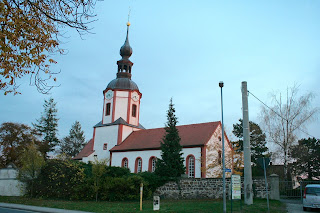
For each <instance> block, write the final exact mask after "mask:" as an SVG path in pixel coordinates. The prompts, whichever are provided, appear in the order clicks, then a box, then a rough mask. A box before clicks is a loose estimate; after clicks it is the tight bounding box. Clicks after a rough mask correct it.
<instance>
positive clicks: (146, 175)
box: [139, 172, 170, 193]
mask: <svg viewBox="0 0 320 213" xmlns="http://www.w3.org/2000/svg"><path fill="white" fill-rule="evenodd" d="M139 176H141V177H142V178H143V180H144V181H145V182H146V183H147V187H148V190H150V191H151V192H152V193H153V192H155V191H156V189H157V188H158V187H160V186H162V185H164V184H165V183H166V182H168V181H169V180H170V179H169V178H168V177H162V176H159V175H156V174H155V173H152V172H142V173H139Z"/></svg>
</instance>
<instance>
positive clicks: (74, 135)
mask: <svg viewBox="0 0 320 213" xmlns="http://www.w3.org/2000/svg"><path fill="white" fill-rule="evenodd" d="M85 140H86V139H85V136H84V132H83V130H82V129H81V124H80V122H79V121H75V122H74V124H73V125H72V127H71V129H70V131H69V135H68V136H67V137H64V138H63V139H62V140H61V143H60V153H64V154H66V155H68V156H70V157H74V156H76V155H77V154H78V153H79V152H80V151H81V150H82V148H83V145H84V143H85Z"/></svg>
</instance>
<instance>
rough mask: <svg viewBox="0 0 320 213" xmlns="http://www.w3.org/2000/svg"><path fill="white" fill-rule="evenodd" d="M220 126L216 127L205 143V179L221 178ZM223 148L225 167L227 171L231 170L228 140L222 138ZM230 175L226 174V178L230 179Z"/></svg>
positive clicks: (230, 151)
mask: <svg viewBox="0 0 320 213" xmlns="http://www.w3.org/2000/svg"><path fill="white" fill-rule="evenodd" d="M221 131H222V130H221V126H218V127H217V129H216V131H215V132H214V133H213V135H212V137H211V138H210V140H209V141H208V143H207V153H206V166H207V170H206V177H207V178H216V177H222V140H220V138H221ZM224 148H225V165H226V168H227V169H232V150H231V149H230V147H229V144H228V139H227V137H226V136H225V137H224ZM219 151H220V152H221V158H220V159H221V164H219V162H218V159H219ZM230 176H231V173H226V177H230Z"/></svg>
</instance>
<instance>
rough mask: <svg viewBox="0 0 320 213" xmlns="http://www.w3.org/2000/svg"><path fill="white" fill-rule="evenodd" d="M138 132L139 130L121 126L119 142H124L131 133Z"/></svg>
mask: <svg viewBox="0 0 320 213" xmlns="http://www.w3.org/2000/svg"><path fill="white" fill-rule="evenodd" d="M139 130H141V129H138V128H134V127H130V126H125V125H123V128H122V140H121V141H124V140H125V139H126V138H127V137H128V136H129V135H130V134H131V133H132V132H133V131H139Z"/></svg>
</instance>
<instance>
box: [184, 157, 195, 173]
mask: <svg viewBox="0 0 320 213" xmlns="http://www.w3.org/2000/svg"><path fill="white" fill-rule="evenodd" d="M186 162H187V166H186V167H187V175H188V177H189V178H194V177H195V158H194V156H193V155H188V157H187V159H186Z"/></svg>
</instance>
